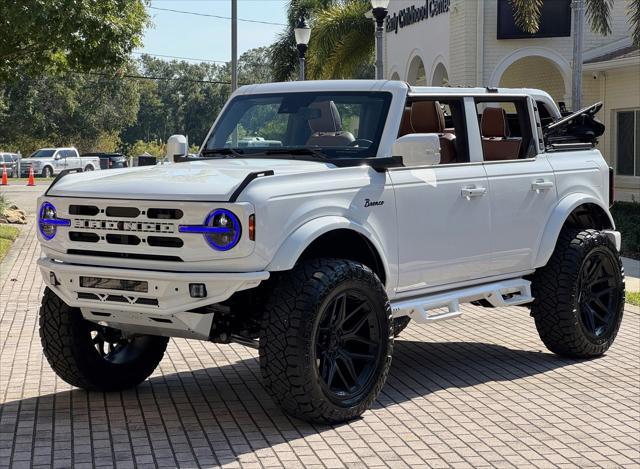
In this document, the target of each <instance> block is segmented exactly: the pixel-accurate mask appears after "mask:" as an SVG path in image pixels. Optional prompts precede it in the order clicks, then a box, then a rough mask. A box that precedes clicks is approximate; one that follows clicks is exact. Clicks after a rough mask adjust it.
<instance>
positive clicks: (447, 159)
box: [411, 101, 456, 164]
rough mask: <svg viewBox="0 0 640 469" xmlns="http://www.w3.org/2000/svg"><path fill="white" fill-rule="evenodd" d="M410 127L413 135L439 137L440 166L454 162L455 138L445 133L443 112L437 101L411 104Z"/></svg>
mask: <svg viewBox="0 0 640 469" xmlns="http://www.w3.org/2000/svg"><path fill="white" fill-rule="evenodd" d="M411 126H412V127H413V131H414V132H415V133H427V134H430V133H436V134H438V136H439V137H440V164H447V163H455V162H456V136H455V135H454V134H452V133H449V132H445V120H444V112H443V111H442V108H441V107H440V103H439V102H438V101H416V102H414V103H412V104H411Z"/></svg>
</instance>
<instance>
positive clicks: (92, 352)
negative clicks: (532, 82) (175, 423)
mask: <svg viewBox="0 0 640 469" xmlns="http://www.w3.org/2000/svg"><path fill="white" fill-rule="evenodd" d="M600 106H601V105H600V104H595V105H593V106H590V107H588V108H585V109H583V110H581V111H579V112H577V113H574V114H571V115H566V113H565V115H563V114H561V113H560V111H559V110H558V107H557V106H556V104H555V103H554V102H553V101H552V99H551V98H550V97H549V95H548V94H546V93H544V92H542V91H538V90H530V89H492V88H427V87H410V86H408V85H407V84H405V83H401V82H394V81H334V82H331V81H328V82H322V81H308V82H298V83H277V84H266V85H252V86H247V87H243V88H240V89H239V90H238V91H237V92H235V93H234V94H233V96H232V97H231V98H230V100H229V102H228V103H227V105H226V106H225V107H224V109H223V110H222V112H221V113H220V116H219V117H218V119H217V120H216V122H215V123H214V125H213V127H212V129H211V131H210V132H209V134H208V135H207V137H206V139H205V141H204V144H203V145H202V148H201V150H200V153H199V157H198V158H187V157H186V155H187V147H186V145H185V144H184V138H178V137H176V138H174V137H172V139H170V142H169V145H168V149H169V150H168V157H169V159H170V161H169V162H167V163H165V164H159V165H157V166H153V167H139V168H127V169H115V170H112V171H108V172H94V173H84V174H68V175H67V174H64V175H62V176H59V177H58V178H57V179H56V180H55V181H54V182H53V183H52V184H51V187H50V188H49V189H48V190H47V192H46V194H45V195H44V196H43V197H41V198H40V199H39V216H38V221H37V223H38V237H39V240H40V243H41V245H42V252H43V257H41V258H40V260H39V261H38V263H39V265H40V268H41V270H42V274H43V276H44V280H45V282H46V285H47V288H46V290H45V292H44V297H43V300H42V307H41V310H40V334H41V338H42V345H43V347H44V353H45V355H46V357H47V359H48V360H49V363H50V365H51V366H52V367H53V369H54V370H55V371H56V373H57V374H58V375H59V376H60V377H62V378H63V379H64V380H65V381H67V382H68V383H71V384H72V385H74V386H78V387H81V388H85V389H92V390H103V391H116V390H121V389H125V388H129V387H132V386H135V385H137V384H138V383H140V382H141V381H143V380H144V379H146V378H147V377H148V376H149V375H150V374H151V373H152V372H153V370H154V369H155V368H156V366H157V365H158V363H159V362H160V360H161V358H162V356H163V354H164V352H165V348H166V346H167V341H168V337H185V338H191V339H201V340H208V341H212V342H216V343H230V342H236V343H241V344H244V345H247V346H253V347H255V348H258V349H259V356H260V366H261V371H262V375H263V379H264V383H265V386H266V389H267V390H268V392H269V393H270V395H271V396H272V397H273V399H274V400H275V401H276V402H277V403H278V404H279V405H280V406H281V407H282V408H283V409H284V410H285V411H286V412H288V413H290V414H292V415H294V416H297V417H300V418H302V419H306V420H309V421H322V422H340V421H345V420H348V419H351V418H354V417H356V416H358V415H360V414H361V413H362V412H364V411H365V410H366V409H367V408H368V407H369V406H370V405H371V404H372V402H373V401H374V399H375V398H376V396H377V395H378V393H379V391H380V389H381V388H382V386H383V385H384V383H385V379H386V377H387V373H388V371H389V367H390V364H391V356H392V352H393V341H394V336H396V335H397V334H399V333H400V331H401V330H402V329H403V328H404V327H405V326H406V325H407V323H408V322H409V321H410V320H414V321H415V322H416V323H425V324H428V323H431V322H434V321H439V320H444V319H450V318H454V317H457V316H460V314H461V312H462V311H461V308H460V305H461V304H462V303H465V302H473V303H474V304H478V305H482V306H486V307H500V306H507V305H525V306H527V307H528V308H530V310H531V315H532V316H533V318H534V320H535V324H536V327H537V329H538V331H539V334H540V337H541V339H542V341H543V342H544V343H545V345H546V346H547V347H548V348H549V350H551V351H552V352H555V353H557V354H560V355H564V356H569V357H577V358H583V357H596V356H599V355H602V354H603V353H604V352H605V351H606V350H607V349H608V348H609V347H610V346H611V344H612V343H613V340H614V338H615V336H616V333H617V331H618V328H619V327H620V321H621V319H622V312H623V307H624V276H623V271H622V267H621V262H620V257H619V253H618V251H619V247H620V235H619V233H618V232H617V231H615V226H614V221H613V219H612V218H611V215H610V213H609V206H610V204H611V203H612V187H613V184H612V181H611V177H612V176H611V172H610V170H609V168H608V166H607V164H606V163H605V160H604V159H603V157H602V155H601V154H600V152H599V151H598V150H596V149H595V148H594V145H595V143H596V140H597V137H598V136H600V135H601V134H602V132H603V126H602V124H600V123H599V122H598V121H597V120H596V119H595V117H594V115H595V113H596V112H597V111H598V109H599V108H600ZM249 141H250V142H251V144H250V145H248V144H246V142H249ZM263 142H264V144H263ZM427 330H428V329H425V331H427Z"/></svg>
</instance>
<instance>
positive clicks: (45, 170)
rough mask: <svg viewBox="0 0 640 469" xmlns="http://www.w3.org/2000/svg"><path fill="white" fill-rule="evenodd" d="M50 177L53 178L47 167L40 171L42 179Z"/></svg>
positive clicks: (50, 170) (51, 170)
mask: <svg viewBox="0 0 640 469" xmlns="http://www.w3.org/2000/svg"><path fill="white" fill-rule="evenodd" d="M51 176H53V169H51V168H50V167H49V166H45V168H44V169H43V170H42V177H43V178H50V177H51Z"/></svg>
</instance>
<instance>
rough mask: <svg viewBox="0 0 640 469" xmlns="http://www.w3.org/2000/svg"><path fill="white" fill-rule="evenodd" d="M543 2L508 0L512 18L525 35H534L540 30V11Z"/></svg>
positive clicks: (537, 0)
mask: <svg viewBox="0 0 640 469" xmlns="http://www.w3.org/2000/svg"><path fill="white" fill-rule="evenodd" d="M543 3H544V0H509V4H510V5H511V9H512V10H513V18H514V20H515V22H516V26H518V27H519V28H520V29H521V30H523V31H524V32H525V33H529V34H534V33H537V32H538V30H539V29H540V9H541V8H542V4H543Z"/></svg>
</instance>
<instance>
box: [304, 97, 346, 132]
mask: <svg viewBox="0 0 640 469" xmlns="http://www.w3.org/2000/svg"><path fill="white" fill-rule="evenodd" d="M309 109H316V110H317V111H319V112H318V113H317V115H314V116H313V117H310V118H309V127H311V130H312V131H314V132H327V133H328V132H340V131H341V130H342V119H341V118H340V113H339V112H338V108H337V107H336V103H334V102H333V101H318V102H315V103H311V104H310V105H309Z"/></svg>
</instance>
